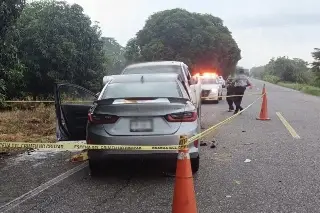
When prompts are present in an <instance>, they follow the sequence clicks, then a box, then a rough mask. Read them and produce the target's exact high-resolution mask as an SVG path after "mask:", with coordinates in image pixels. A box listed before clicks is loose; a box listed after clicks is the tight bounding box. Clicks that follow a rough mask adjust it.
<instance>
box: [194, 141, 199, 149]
mask: <svg viewBox="0 0 320 213" xmlns="http://www.w3.org/2000/svg"><path fill="white" fill-rule="evenodd" d="M193 145H194V147H196V148H198V145H199V140H195V141H193Z"/></svg>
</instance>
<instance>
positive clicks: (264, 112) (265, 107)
mask: <svg viewBox="0 0 320 213" xmlns="http://www.w3.org/2000/svg"><path fill="white" fill-rule="evenodd" d="M262 95H263V97H262V104H261V110H260V115H259V117H258V118H257V120H263V121H267V120H270V118H269V115H268V103H267V92H266V85H265V84H264V85H263V89H262Z"/></svg>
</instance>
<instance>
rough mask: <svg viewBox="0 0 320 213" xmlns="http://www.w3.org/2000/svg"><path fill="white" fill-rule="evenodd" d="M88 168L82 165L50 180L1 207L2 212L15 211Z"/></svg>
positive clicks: (85, 164)
mask: <svg viewBox="0 0 320 213" xmlns="http://www.w3.org/2000/svg"><path fill="white" fill-rule="evenodd" d="M86 166H87V163H82V164H80V165H79V166H76V167H74V168H73V169H70V170H69V171H67V172H65V173H63V174H61V175H59V176H57V177H55V178H53V179H51V180H49V181H48V182H46V183H44V184H42V185H40V186H38V187H37V188H35V189H32V190H31V191H29V192H27V193H25V194H23V195H21V196H20V197H18V198H16V199H14V200H12V201H10V202H8V203H6V204H4V205H3V206H0V212H1V213H4V212H7V211H9V210H11V209H13V208H14V207H16V206H18V205H20V204H21V203H23V202H25V201H26V200H28V199H30V198H32V197H34V196H36V195H38V194H39V193H41V192H43V191H44V190H46V189H48V188H49V187H51V186H53V185H55V184H57V183H59V182H61V181H62V180H64V179H66V178H67V177H70V176H71V175H73V174H74V173H76V172H78V171H80V170H82V169H83V168H85V167H86Z"/></svg>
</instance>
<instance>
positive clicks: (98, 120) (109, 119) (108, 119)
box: [88, 113, 119, 124]
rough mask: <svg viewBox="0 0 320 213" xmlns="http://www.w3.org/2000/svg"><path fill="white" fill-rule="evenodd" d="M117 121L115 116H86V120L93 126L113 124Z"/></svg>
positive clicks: (90, 114)
mask: <svg viewBox="0 0 320 213" xmlns="http://www.w3.org/2000/svg"><path fill="white" fill-rule="evenodd" d="M118 119H119V117H118V116H116V115H106V114H94V113H89V114H88V120H89V122H90V123H93V124H113V123H115V122H116V121H117V120H118Z"/></svg>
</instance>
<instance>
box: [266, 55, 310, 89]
mask: <svg viewBox="0 0 320 213" xmlns="http://www.w3.org/2000/svg"><path fill="white" fill-rule="evenodd" d="M307 65H308V63H307V62H306V61H304V60H302V59H299V58H293V59H290V58H288V57H286V56H283V57H278V58H276V59H274V58H273V59H271V60H270V61H269V63H268V64H267V65H266V71H267V72H268V74H270V75H273V76H277V77H279V78H280V80H281V81H287V82H299V83H306V82H307V81H308V79H306V77H307V72H308V70H309V69H308V67H307Z"/></svg>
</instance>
